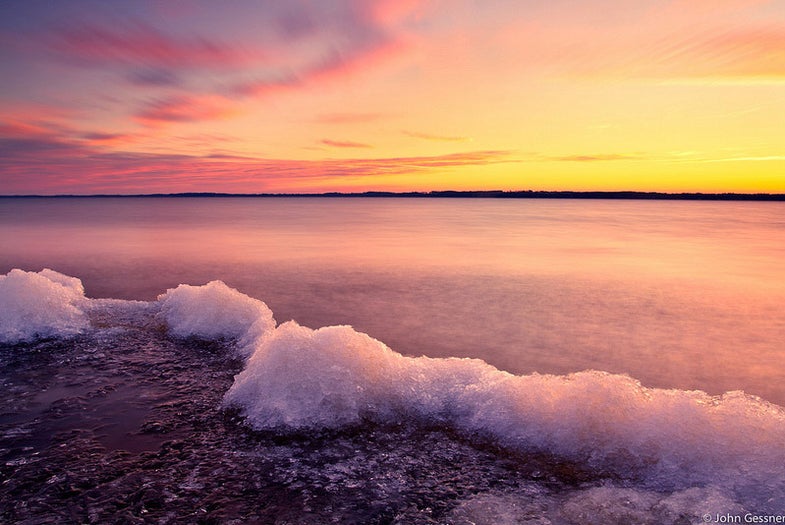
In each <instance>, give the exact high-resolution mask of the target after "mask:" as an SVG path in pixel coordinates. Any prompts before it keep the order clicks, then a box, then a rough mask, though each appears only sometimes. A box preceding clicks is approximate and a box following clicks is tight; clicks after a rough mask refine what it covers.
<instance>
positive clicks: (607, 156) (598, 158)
mask: <svg viewBox="0 0 785 525" xmlns="http://www.w3.org/2000/svg"><path fill="white" fill-rule="evenodd" d="M550 160H558V161H564V162H608V161H614V160H643V157H640V156H638V155H622V154H619V153H604V154H598V155H565V156H563V157H550Z"/></svg>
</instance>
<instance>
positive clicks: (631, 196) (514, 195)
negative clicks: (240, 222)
mask: <svg viewBox="0 0 785 525" xmlns="http://www.w3.org/2000/svg"><path fill="white" fill-rule="evenodd" d="M140 197H144V198H172V197H175V198H177V197H191V198H193V197H223V198H225V197H246V198H247V197H266V198H269V197H309V198H319V197H332V198H335V197H338V198H357V197H366V198H368V197H370V198H378V197H393V198H423V199H605V200H689V201H785V193H660V192H645V191H534V190H522V191H503V190H490V191H455V190H447V191H428V192H420V191H409V192H391V191H366V192H359V193H341V192H327V193H214V192H186V193H146V194H134V195H122V194H121V195H112V194H95V195H0V198H2V199H63V198H68V199H74V198H76V199H90V198H140Z"/></svg>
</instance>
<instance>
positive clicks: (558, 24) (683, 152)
mask: <svg viewBox="0 0 785 525" xmlns="http://www.w3.org/2000/svg"><path fill="white" fill-rule="evenodd" d="M0 78H2V82H1V83H0V194H5V195H15V194H92V193H110V194H115V193H132V194H134V193H158V192H163V193H168V192H191V191H195V192H232V193H258V192H301V193H312V192H324V191H366V190H390V191H410V190H424V191H427V190H443V189H456V190H468V189H510V190H517V189H533V190H641V191H672V192H674V191H675V192H681V191H702V192H725V191H734V192H785V1H783V0H777V1H760V0H758V1H756V0H659V1H658V0H625V1H619V0H585V1H581V0H536V1H535V0H482V1H470V0H451V1H447V0H443V1H441V0H435V1H427V0H422V1H418V0H411V1H403V0H378V1H371V0H367V1H361V0H321V1H316V0H314V1H312V2H309V1H300V0H287V1H283V0H279V1H269V0H258V1H253V2H251V1H248V2H240V1H232V2H213V1H201V2H193V1H171V2H163V1H162V2H139V1H126V2H122V1H111V2H106V1H95V2H91V1H67V2H66V1H64V2H44V1H37V0H26V1H21V0H20V1H11V0H9V1H4V2H2V3H0Z"/></svg>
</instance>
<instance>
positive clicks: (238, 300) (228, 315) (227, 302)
mask: <svg viewBox="0 0 785 525" xmlns="http://www.w3.org/2000/svg"><path fill="white" fill-rule="evenodd" d="M158 302H159V303H160V305H161V313H160V315H161V317H162V318H163V319H164V320H165V321H166V323H167V325H168V327H169V330H170V332H171V333H172V334H173V335H175V336H178V337H199V338H202V339H235V340H237V339H242V338H246V339H248V338H251V339H252V340H255V339H256V338H260V337H261V336H263V335H264V334H265V333H267V332H268V331H270V330H272V329H273V328H275V319H273V313H272V311H270V309H269V308H268V307H267V305H266V304H264V303H263V302H262V301H259V300H257V299H253V298H251V297H248V296H247V295H245V294H242V293H240V292H238V291H237V290H235V289H233V288H229V287H228V286H227V285H226V284H224V283H223V282H222V281H211V282H209V283H207V284H205V285H204V286H190V285H187V284H181V285H180V286H178V287H177V288H172V289H169V290H167V291H166V293H165V294H161V295H160V296H158ZM245 347H246V345H244V344H240V345H238V350H239V351H240V352H241V353H243V354H246V353H247V352H246V351H244V349H245ZM249 351H250V349H249Z"/></svg>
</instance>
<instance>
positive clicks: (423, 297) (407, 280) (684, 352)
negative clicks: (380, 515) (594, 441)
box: [0, 198, 785, 405]
mask: <svg viewBox="0 0 785 525" xmlns="http://www.w3.org/2000/svg"><path fill="white" fill-rule="evenodd" d="M783 262H785V205H784V204H783V203H746V202H745V203H733V202H645V201H594V200H576V201H569V200H485V199H466V200H464V199H448V200H433V199H423V200H418V199H394V198H391V199H362V198H356V199H355V198H352V199H328V198H172V199H170V198H100V199H98V198H91V199H0V272H1V273H6V272H8V271H9V270H10V269H12V268H22V269H25V270H36V271H37V270H40V269H41V268H43V267H48V268H52V269H54V270H57V271H59V272H63V273H66V274H69V275H73V276H76V277H79V278H80V279H82V281H83V282H84V285H85V289H86V293H87V295H88V296H89V297H114V298H125V299H142V300H151V299H154V298H155V297H156V296H157V295H158V294H160V293H163V292H164V291H165V290H166V289H167V288H171V287H174V286H176V285H177V284H180V283H189V284H203V283H205V282H207V281H210V280H213V279H221V280H223V281H225V282H226V283H227V284H228V285H230V286H232V287H235V288H237V289H239V290H240V291H242V292H244V293H246V294H248V295H251V296H253V297H256V298H259V299H262V300H263V301H265V302H266V303H267V304H268V305H269V306H270V308H271V309H272V310H273V312H274V313H275V315H276V319H277V320H278V321H286V320H288V319H295V320H297V321H298V322H299V323H300V324H303V325H306V326H311V327H314V328H315V327H319V326H325V325H334V324H350V325H352V326H354V327H355V328H356V329H357V330H359V331H362V332H366V333H368V334H370V335H372V336H373V337H375V338H377V339H380V340H382V341H384V342H385V343H387V344H388V345H389V346H390V347H392V348H393V349H394V350H397V351H399V352H401V353H404V354H407V355H423V354H424V355H429V356H434V357H444V356H471V357H478V358H482V359H483V360H485V361H487V362H489V363H490V364H492V365H494V366H496V367H498V368H501V369H504V370H507V371H510V372H513V373H529V372H533V371H537V372H541V373H557V374H564V373H568V372H573V371H580V370H586V369H595V370H604V371H609V372H614V373H626V374H629V375H631V376H632V377H634V378H636V379H639V380H640V381H641V382H642V383H643V384H644V385H646V386H653V387H668V388H670V387H675V388H680V389H701V390H705V391H707V392H709V393H712V394H716V393H722V392H725V391H728V390H738V389H741V390H744V391H746V392H748V393H751V394H755V395H759V396H761V397H763V398H765V399H767V400H770V401H773V402H776V403H778V404H781V405H785V387H783V386H782V385H785V309H783V308H782V305H783V304H785V264H783Z"/></svg>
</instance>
